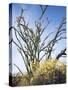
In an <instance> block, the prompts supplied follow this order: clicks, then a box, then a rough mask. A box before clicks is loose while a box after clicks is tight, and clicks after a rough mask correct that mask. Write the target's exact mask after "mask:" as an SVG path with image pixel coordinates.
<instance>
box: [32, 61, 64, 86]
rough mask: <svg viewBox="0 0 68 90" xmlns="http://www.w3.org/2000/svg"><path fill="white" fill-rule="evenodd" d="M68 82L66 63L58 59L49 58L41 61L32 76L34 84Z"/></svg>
mask: <svg viewBox="0 0 68 90" xmlns="http://www.w3.org/2000/svg"><path fill="white" fill-rule="evenodd" d="M65 82H66V65H65V64H63V63H62V62H60V61H58V60H47V61H44V62H41V63H40V67H39V68H38V69H37V70H36V72H35V75H34V76H33V77H32V78H31V84H32V85H41V84H43V85H44V84H55V83H56V84H57V83H58V84H59V83H65Z"/></svg>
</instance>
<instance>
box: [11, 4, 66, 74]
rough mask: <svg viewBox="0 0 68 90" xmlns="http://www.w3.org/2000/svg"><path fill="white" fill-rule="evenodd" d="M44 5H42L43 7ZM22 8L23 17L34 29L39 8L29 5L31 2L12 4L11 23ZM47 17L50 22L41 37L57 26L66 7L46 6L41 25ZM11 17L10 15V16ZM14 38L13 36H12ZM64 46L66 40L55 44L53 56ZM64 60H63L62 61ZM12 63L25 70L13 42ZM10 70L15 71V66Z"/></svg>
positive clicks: (13, 22) (64, 13)
mask: <svg viewBox="0 0 68 90" xmlns="http://www.w3.org/2000/svg"><path fill="white" fill-rule="evenodd" d="M44 7H45V5H44V6H43V8H44ZM22 8H24V9H26V11H25V12H24V17H25V19H26V21H27V22H29V26H30V27H31V28H33V30H35V21H38V19H39V17H40V14H41V9H40V8H39V5H31V4H12V25H13V26H15V25H16V17H18V16H20V13H21V9H22ZM47 17H48V18H49V20H50V21H51V23H50V24H49V26H48V27H47V29H46V30H45V32H44V34H43V36H42V39H43V38H44V37H45V35H47V34H48V33H50V32H52V31H55V30H56V28H57V26H58V25H59V23H60V21H61V18H62V17H66V7H64V6H50V5H49V6H48V8H47V10H46V13H45V14H44V16H43V18H42V19H43V20H44V23H43V26H44V25H45V24H46V18H47ZM10 18H11V17H10ZM13 38H14V39H15V37H14V36H13ZM65 46H66V41H61V42H60V43H59V44H58V45H57V46H55V48H56V51H55V52H54V53H53V56H55V55H57V52H60V50H61V49H63V48H64V47H65ZM63 62H65V61H63ZM12 63H15V64H16V65H18V66H19V67H20V69H21V70H22V71H23V72H26V68H25V65H24V62H23V60H22V58H21V56H20V54H19V52H18V51H17V48H16V46H15V45H14V44H13V46H12ZM12 68H13V69H12V72H13V73H17V72H18V70H17V68H16V67H14V66H13V67H12Z"/></svg>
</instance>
